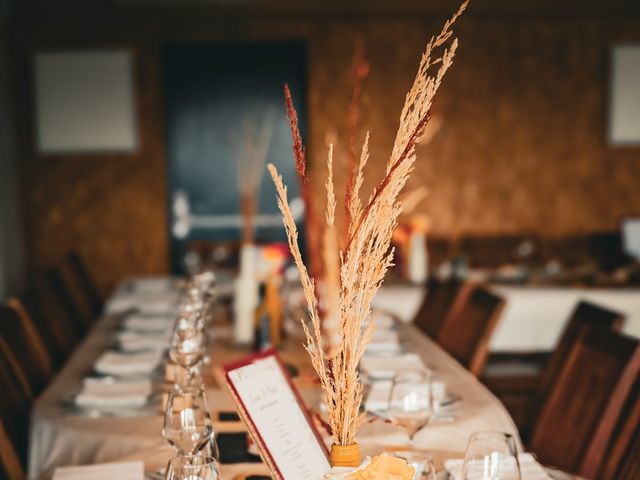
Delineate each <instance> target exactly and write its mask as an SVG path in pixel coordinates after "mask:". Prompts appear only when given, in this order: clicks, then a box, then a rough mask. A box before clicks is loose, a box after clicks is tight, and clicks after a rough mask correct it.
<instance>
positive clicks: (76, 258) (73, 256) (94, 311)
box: [65, 250, 104, 318]
mask: <svg viewBox="0 0 640 480" xmlns="http://www.w3.org/2000/svg"><path fill="white" fill-rule="evenodd" d="M65 260H66V264H67V265H68V267H69V272H70V273H71V274H72V277H73V279H74V281H75V283H76V284H77V286H78V289H79V290H81V293H82V294H83V296H84V299H85V301H86V302H87V304H88V306H89V308H90V313H91V315H92V317H94V318H97V317H99V316H100V315H101V314H102V310H103V307H104V299H103V298H102V295H101V294H100V290H99V289H98V286H97V285H96V282H95V281H94V278H93V276H92V275H91V273H90V272H89V269H88V268H87V264H86V263H85V261H84V259H83V258H82V256H81V255H80V254H79V253H78V252H76V251H75V250H71V251H69V252H67V254H66V256H65Z"/></svg>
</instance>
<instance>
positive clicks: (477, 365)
mask: <svg viewBox="0 0 640 480" xmlns="http://www.w3.org/2000/svg"><path fill="white" fill-rule="evenodd" d="M465 289H466V290H465ZM504 305H505V300H504V299H503V298H502V297H500V296H498V295H495V294H494V293H492V292H490V291H488V290H487V289H485V288H483V287H481V286H472V285H469V286H467V287H465V288H463V289H462V290H461V291H460V292H459V294H458V297H457V298H456V301H455V304H454V305H453V307H452V309H451V311H450V312H449V314H448V315H447V316H446V318H445V320H444V321H443V323H442V325H441V327H440V330H439V332H438V335H437V336H436V340H437V342H438V343H439V344H440V346H442V347H443V348H444V349H445V350H447V351H448V352H449V353H450V354H451V355H452V356H453V357H454V358H456V360H458V361H459V362H460V363H462V364H463V365H464V366H465V367H466V368H467V369H468V370H469V371H470V372H471V373H473V374H474V375H475V376H476V377H478V376H480V374H481V373H482V370H483V369H484V366H485V364H486V362H487V357H488V355H489V341H490V340H491V335H492V334H493V331H494V330H495V327H496V325H497V323H498V319H499V318H500V314H501V313H502V309H503V308H504Z"/></svg>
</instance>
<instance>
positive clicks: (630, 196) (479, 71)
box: [16, 15, 640, 289]
mask: <svg viewBox="0 0 640 480" xmlns="http://www.w3.org/2000/svg"><path fill="white" fill-rule="evenodd" d="M441 20H442V16H437V17H433V18H430V17H425V16H422V17H419V18H417V19H413V18H409V17H407V18H397V17H394V18H392V19H388V20H387V19H384V18H381V17H377V18H376V19H369V20H358V19H343V20H331V19H323V20H319V21H313V20H304V21H295V22H293V21H292V22H288V21H283V22H279V23H278V22H276V23H275V24H269V23H265V22H261V21H258V20H253V21H252V22H248V21H247V22H242V21H240V23H239V25H241V27H238V24H237V23H236V24H235V26H236V27H237V28H235V29H233V33H232V34H230V35H226V33H225V32H224V31H222V32H218V31H216V30H215V27H210V30H209V33H203V35H202V36H201V38H200V39H199V40H201V41H210V40H211V39H216V38H220V37H223V38H227V37H230V38H233V39H239V40H260V39H261V38H271V39H273V38H291V37H295V38H300V37H302V38H306V39H307V41H308V45H309V47H308V52H309V58H308V65H309V77H308V88H309V91H308V99H307V101H308V112H309V132H310V136H309V138H308V145H309V152H310V158H311V162H312V167H311V170H312V172H313V174H314V175H317V179H316V182H315V183H316V187H317V188H318V195H320V197H319V198H323V197H322V195H323V194H322V192H321V185H322V182H323V181H324V173H325V169H324V159H325V156H326V141H327V139H328V138H337V139H338V145H337V152H338V155H339V158H344V155H343V153H344V147H345V141H344V140H345V139H346V138H347V130H346V125H345V115H346V108H347V105H348V102H349V98H350V95H351V86H352V81H351V79H352V74H351V71H350V70H349V63H350V61H351V54H352V48H353V44H354V39H355V38H356V36H359V37H361V38H362V39H363V40H364V43H365V45H366V57H367V59H368V61H369V63H370V66H371V73H370V75H369V78H368V79H367V80H366V81H365V83H364V93H363V98H362V112H361V113H362V123H361V126H360V127H361V128H360V133H359V140H362V138H363V136H364V131H365V130H370V131H371V135H372V143H371V152H372V157H371V161H370V168H369V170H368V172H367V184H366V186H365V187H366V188H365V190H364V192H365V193H367V192H368V188H370V187H371V186H372V184H373V181H374V180H376V179H378V178H379V177H380V175H381V174H382V172H383V168H384V167H383V165H384V163H385V162H386V159H387V155H388V153H389V151H390V148H391V145H392V142H393V138H394V136H395V131H396V128H397V122H398V116H399V111H400V108H401V106H402V103H403V101H404V94H405V92H406V91H407V89H408V87H409V85H410V83H411V81H412V79H413V75H414V74H415V70H416V67H417V64H418V58H419V54H420V52H421V51H422V49H423V48H424V44H425V42H426V40H427V38H428V36H429V35H431V34H432V33H433V32H435V31H436V29H438V28H440V26H441ZM236 22H238V20H236ZM101 28H102V29H103V30H102V33H101V35H102V38H101V40H100V41H101V44H103V45H110V44H113V45H118V46H120V45H122V44H125V45H127V44H128V43H127V42H128V40H127V37H126V36H123V35H122V34H121V32H120V31H114V30H109V29H106V30H105V29H104V27H101ZM137 30H138V29H137V28H135V22H134V27H129V31H137ZM205 30H206V29H205ZM47 31H48V32H49V33H51V32H53V34H52V36H53V37H54V38H55V37H56V36H58V37H59V36H61V35H62V33H61V29H60V28H54V27H52V28H49V29H48V30H47ZM181 31H182V30H181ZM458 31H459V36H460V41H461V46H460V50H459V55H458V57H457V58H456V61H455V64H454V66H453V69H452V70H451V71H450V73H449V74H448V76H447V78H446V79H445V82H444V85H443V87H442V89H441V91H440V92H439V94H438V97H437V100H436V104H435V106H434V115H436V116H438V117H439V118H440V119H441V120H442V126H441V128H440V130H439V131H438V132H437V133H436V135H435V136H434V138H433V139H432V141H431V142H430V143H429V144H428V145H425V146H421V147H419V148H418V156H419V159H418V162H417V164H416V171H415V175H414V176H413V178H412V179H411V181H410V185H409V188H410V189H411V188H415V187H417V186H418V185H422V184H424V185H427V186H428V188H429V190H430V192H431V195H430V197H429V198H428V199H427V200H426V201H424V202H423V203H422V204H421V206H420V207H419V210H420V211H421V212H424V213H427V214H428V215H429V216H430V217H431V219H432V224H433V231H434V233H436V234H438V235H441V236H454V235H460V234H464V233H473V234H487V235H493V234H502V233H518V232H525V231H536V232H539V233H540V234H541V235H543V236H553V237H558V236H564V235H571V234H576V233H587V232H592V231H601V230H610V229H615V228H616V227H617V226H618V221H619V219H620V217H621V216H623V215H628V214H635V215H639V214H640V188H638V186H639V184H640V148H611V147H609V146H607V142H606V119H607V95H608V69H609V49H610V46H611V45H613V44H615V43H618V42H636V43H640V18H638V17H635V18H628V19H624V18H619V17H613V18H606V19H602V18H596V17H593V16H585V17H577V18H575V19H574V18H572V17H570V16H563V15H561V16H559V17H558V18H548V17H546V16H536V17H534V18H533V19H525V18H524V17H523V16H514V17H499V16H493V15H482V16H473V15H472V16H470V17H469V18H464V19H463V20H462V21H461V23H460V26H459V29H458ZM149 32H150V33H149ZM143 33H144V32H142V33H139V34H138V35H139V36H142V35H143ZM147 33H148V35H147V37H145V39H144V40H142V41H138V40H136V41H134V42H133V44H134V45H135V46H136V49H137V55H138V57H139V59H140V62H141V64H140V66H139V69H138V72H139V73H138V77H139V78H138V79H137V81H138V84H139V88H138V90H139V95H138V96H139V114H140V122H141V132H142V133H141V140H142V149H141V151H140V152H139V153H137V154H135V155H131V156H123V157H115V158H111V157H101V156H90V157H84V156H75V157H69V156H66V157H59V158H46V157H44V158H43V157H40V156H38V155H37V154H35V153H33V142H32V138H33V131H32V130H33V129H32V121H31V120H30V117H29V114H28V112H29V111H30V108H31V107H30V105H31V102H32V98H31V93H30V92H31V91H30V87H29V85H28V84H21V85H18V86H17V92H18V97H17V98H18V101H17V108H16V111H17V113H16V114H17V116H18V118H19V121H18V125H21V126H22V129H21V135H20V141H21V145H20V150H19V151H20V152H21V158H20V165H19V166H20V172H21V179H22V181H21V191H22V200H23V201H22V212H23V218H24V221H25V233H26V237H27V238H26V242H27V245H26V247H27V258H28V260H29V264H30V266H31V267H32V268H34V269H37V268H39V267H42V266H44V265H47V264H50V263H52V262H55V261H56V260H57V259H58V258H59V257H60V255H62V254H63V253H64V252H65V251H66V250H67V249H68V248H78V249H79V250H80V251H81V252H83V253H84V254H85V255H86V256H87V259H88V261H89V263H90V265H91V268H92V270H93V271H94V273H96V275H97V276H98V277H99V281H100V285H101V286H102V287H103V288H105V289H107V288H109V287H111V286H113V285H114V283H115V282H117V281H118V280H119V279H121V278H122V277H124V276H126V275H131V274H144V273H160V272H164V271H166V269H167V268H168V251H167V248H168V242H167V235H168V232H167V220H166V213H167V212H166V191H165V189H166V178H165V155H164V131H163V128H164V123H163V117H162V102H163V97H162V86H161V78H160V72H161V69H160V66H159V54H158V52H159V46H160V45H161V44H162V43H163V42H165V41H167V34H166V32H165V31H164V30H163V28H161V26H156V27H153V28H151V29H150V30H148V31H147ZM174 33H175V32H174ZM73 34H74V35H75V36H74V38H73V40H72V41H69V40H65V41H64V42H63V44H64V45H67V46H68V45H69V44H71V45H74V44H82V38H83V37H82V34H79V33H78V32H75V31H74V32H73ZM180 35H182V34H180ZM180 35H177V38H178V39H179V38H181V37H180ZM50 36H51V35H50ZM175 36H176V35H174V34H171V35H170V38H171V39H175V38H174V37H175ZM43 38H46V36H44V37H43ZM59 43H60V42H59ZM42 45H45V46H47V45H49V44H48V43H47V41H44V43H43V41H42V40H39V41H38V42H33V43H32V44H26V46H24V48H23V50H22V54H21V55H18V62H17V69H16V71H17V72H18V74H17V75H16V76H17V77H18V78H20V75H27V74H28V72H29V69H28V67H27V65H28V61H29V60H28V56H29V52H30V51H31V49H32V48H35V47H36V46H37V47H42ZM336 168H337V167H336ZM338 184H339V185H342V184H343V182H341V181H340V179H338ZM367 194H368V193H367Z"/></svg>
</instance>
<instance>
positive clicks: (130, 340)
mask: <svg viewBox="0 0 640 480" xmlns="http://www.w3.org/2000/svg"><path fill="white" fill-rule="evenodd" d="M116 338H117V340H118V345H120V348H121V349H122V350H124V351H125V352H135V351H139V350H166V349H167V348H168V347H169V336H168V335H165V334H163V333H155V332H135V331H127V330H125V331H122V332H118V333H117V334H116Z"/></svg>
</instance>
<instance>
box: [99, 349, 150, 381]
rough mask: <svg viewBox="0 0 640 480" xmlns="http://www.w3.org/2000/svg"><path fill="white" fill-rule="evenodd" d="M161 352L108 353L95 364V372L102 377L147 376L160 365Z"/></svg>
mask: <svg viewBox="0 0 640 480" xmlns="http://www.w3.org/2000/svg"><path fill="white" fill-rule="evenodd" d="M161 359H162V352H159V351H145V352H139V353H124V352H115V351H108V352H105V353H103V354H102V356H101V357H100V358H99V359H98V361H97V362H96V364H95V367H94V368H95V370H96V371H97V372H99V373H102V374H104V375H116V376H118V375H136V374H149V373H151V372H152V371H153V370H154V369H155V368H156V367H157V366H158V364H159V363H160V360H161Z"/></svg>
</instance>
